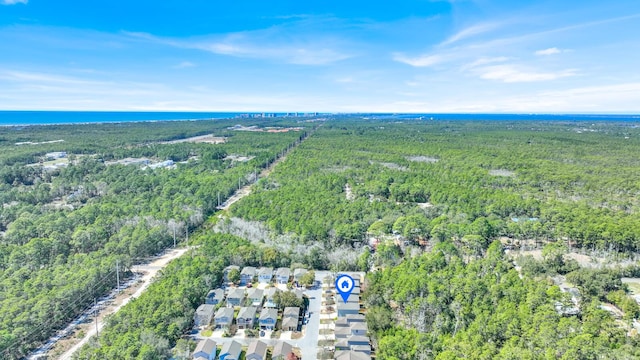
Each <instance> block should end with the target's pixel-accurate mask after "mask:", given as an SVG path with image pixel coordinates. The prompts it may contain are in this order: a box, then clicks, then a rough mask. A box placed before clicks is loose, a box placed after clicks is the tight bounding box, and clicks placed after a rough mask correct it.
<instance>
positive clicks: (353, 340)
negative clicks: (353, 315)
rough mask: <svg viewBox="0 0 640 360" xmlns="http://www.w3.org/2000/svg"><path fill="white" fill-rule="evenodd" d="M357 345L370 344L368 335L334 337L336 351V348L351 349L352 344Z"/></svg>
mask: <svg viewBox="0 0 640 360" xmlns="http://www.w3.org/2000/svg"><path fill="white" fill-rule="evenodd" d="M358 345H370V339H369V337H368V336H349V337H348V338H346V339H340V340H338V339H336V343H335V346H336V351H338V350H352V349H351V347H352V346H358Z"/></svg>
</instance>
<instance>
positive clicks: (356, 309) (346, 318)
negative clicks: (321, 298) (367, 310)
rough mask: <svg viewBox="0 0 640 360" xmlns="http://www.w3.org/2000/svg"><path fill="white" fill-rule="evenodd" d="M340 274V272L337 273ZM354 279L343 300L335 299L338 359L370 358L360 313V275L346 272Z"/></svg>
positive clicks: (369, 348) (365, 330) (365, 329)
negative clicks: (351, 287)
mask: <svg viewBox="0 0 640 360" xmlns="http://www.w3.org/2000/svg"><path fill="white" fill-rule="evenodd" d="M338 275H340V274H338ZM348 275H350V276H351V277H352V278H353V280H354V288H353V291H351V294H350V295H349V297H348V298H347V301H346V302H345V301H344V300H343V299H342V298H338V299H337V301H336V310H337V313H338V319H337V320H336V322H335V330H334V333H335V338H336V341H335V344H334V346H335V353H334V358H335V359H339V360H371V339H370V338H369V336H367V333H368V331H369V329H368V327H367V323H366V321H365V316H364V315H363V314H360V282H361V280H362V279H361V278H360V275H359V274H357V273H348Z"/></svg>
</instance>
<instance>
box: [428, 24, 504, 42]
mask: <svg viewBox="0 0 640 360" xmlns="http://www.w3.org/2000/svg"><path fill="white" fill-rule="evenodd" d="M500 26H501V24H499V23H485V24H478V25H474V26H470V27H468V28H466V29H463V30H461V31H459V32H457V33H455V34H453V35H452V36H451V37H449V38H448V39H447V40H445V41H444V42H442V44H440V45H450V44H453V43H455V42H458V41H461V40H464V39H467V38H470V37H473V36H476V35H480V34H483V33H486V32H489V31H491V30H494V29H497V28H498V27H500Z"/></svg>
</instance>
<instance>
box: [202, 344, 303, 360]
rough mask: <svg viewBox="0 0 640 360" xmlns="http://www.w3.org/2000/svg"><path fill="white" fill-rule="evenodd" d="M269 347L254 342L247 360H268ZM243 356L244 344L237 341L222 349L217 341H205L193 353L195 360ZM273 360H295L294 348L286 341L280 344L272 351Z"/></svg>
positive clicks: (246, 357)
mask: <svg viewBox="0 0 640 360" xmlns="http://www.w3.org/2000/svg"><path fill="white" fill-rule="evenodd" d="M267 350H268V345H267V343H265V342H264V341H260V340H254V341H252V342H251V343H249V346H248V347H247V350H246V351H245V354H244V359H246V360H266V358H267ZM241 355H242V344H240V343H239V342H237V341H230V342H226V343H224V344H223V345H222V347H221V348H220V352H219V353H218V347H217V344H216V342H215V341H213V340H211V339H205V340H203V341H200V342H199V343H198V345H197V346H196V349H195V351H194V352H193V359H194V360H216V359H219V360H239V359H240V358H241ZM271 359H272V360H294V359H297V356H296V355H295V354H294V353H293V346H291V345H290V344H289V343H286V342H284V341H280V342H278V343H277V344H276V345H275V346H274V347H273V349H272V350H271Z"/></svg>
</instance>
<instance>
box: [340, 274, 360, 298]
mask: <svg viewBox="0 0 640 360" xmlns="http://www.w3.org/2000/svg"><path fill="white" fill-rule="evenodd" d="M355 286H356V282H355V281H353V278H352V277H351V276H349V275H340V276H338V278H337V279H336V290H338V292H339V293H340V296H342V300H344V302H345V303H346V302H347V300H348V299H349V295H351V292H352V291H353V288H354V287H355Z"/></svg>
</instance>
